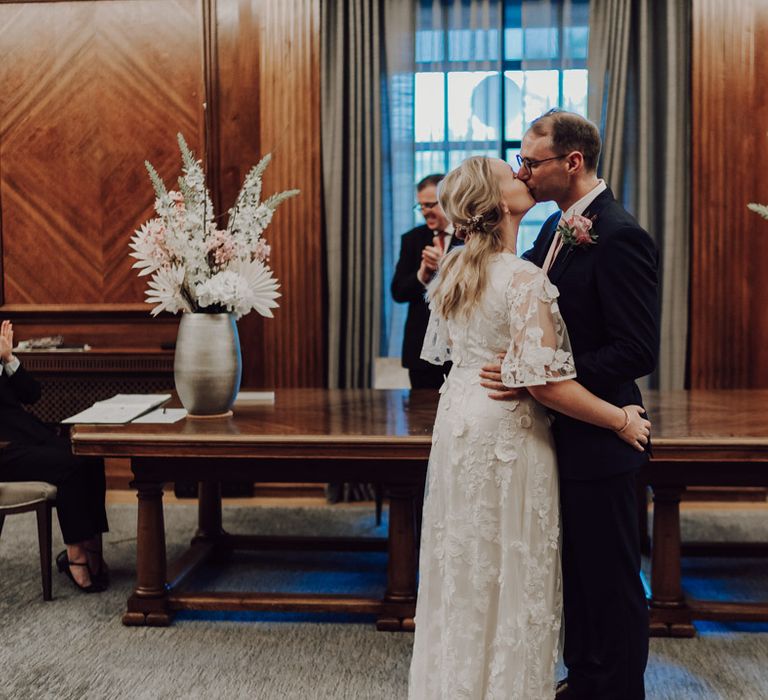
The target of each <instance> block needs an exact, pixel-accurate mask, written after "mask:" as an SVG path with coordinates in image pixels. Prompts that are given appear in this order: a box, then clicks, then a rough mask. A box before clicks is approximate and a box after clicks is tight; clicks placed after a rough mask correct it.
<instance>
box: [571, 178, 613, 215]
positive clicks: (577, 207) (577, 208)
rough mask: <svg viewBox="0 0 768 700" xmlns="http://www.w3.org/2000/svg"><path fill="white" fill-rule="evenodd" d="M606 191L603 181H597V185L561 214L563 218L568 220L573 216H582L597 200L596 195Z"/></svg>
mask: <svg viewBox="0 0 768 700" xmlns="http://www.w3.org/2000/svg"><path fill="white" fill-rule="evenodd" d="M607 189H608V185H606V184H605V180H603V179H600V180H598V181H597V185H595V187H594V188H593V189H591V190H590V191H589V192H587V194H585V195H584V196H583V197H582V198H581V199H580V200H579V201H578V202H576V204H574V205H572V206H570V207H569V208H568V211H566V212H565V213H564V214H563V218H565V219H570V218H571V217H572V216H573V215H574V214H578V215H579V216H581V215H583V214H584V212H585V211H586V210H587V207H588V206H589V205H590V204H592V202H594V201H595V199H597V197H598V195H600V194H602V193H603V192H605V190H607Z"/></svg>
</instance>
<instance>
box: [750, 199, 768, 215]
mask: <svg viewBox="0 0 768 700" xmlns="http://www.w3.org/2000/svg"><path fill="white" fill-rule="evenodd" d="M747 209H750V210H751V211H753V212H755V214H759V215H760V216H762V217H763V218H764V219H768V206H766V205H765V204H755V203H754V202H752V203H750V204H747Z"/></svg>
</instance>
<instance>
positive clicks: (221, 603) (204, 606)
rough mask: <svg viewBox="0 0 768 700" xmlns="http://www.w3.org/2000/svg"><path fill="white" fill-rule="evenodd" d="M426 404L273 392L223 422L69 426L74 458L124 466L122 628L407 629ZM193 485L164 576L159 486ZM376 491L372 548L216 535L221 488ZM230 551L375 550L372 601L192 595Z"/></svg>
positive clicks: (429, 402) (422, 399) (425, 399)
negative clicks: (382, 564)
mask: <svg viewBox="0 0 768 700" xmlns="http://www.w3.org/2000/svg"><path fill="white" fill-rule="evenodd" d="M436 405H437V395H436V393H435V392H432V391H421V392H411V393H410V394H409V392H407V391H326V390H319V389H291V390H281V391H278V392H277V396H276V400H275V403H274V404H262V405H252V406H243V407H240V406H237V405H236V406H235V411H234V416H233V417H232V418H228V419H217V420H190V419H186V420H184V421H182V422H179V423H175V424H171V425H140V424H139V425H123V426H83V425H79V426H76V427H75V429H74V431H73V445H74V450H75V452H76V453H78V454H84V455H99V456H112V457H115V456H119V457H129V458H130V459H131V468H132V470H133V474H134V481H133V482H132V485H133V487H134V488H135V489H137V491H138V500H139V506H138V525H137V563H136V568H137V585H136V589H135V591H134V593H133V595H132V596H131V597H130V598H129V600H128V609H127V612H126V613H125V614H124V616H123V622H124V623H125V624H127V625H167V624H169V622H170V621H171V619H172V615H173V611H175V610H181V609H186V610H189V609H191V610H280V611H302V612H321V611H334V612H347V613H349V612H352V613H368V614H374V615H376V616H377V627H378V628H379V629H382V630H399V629H413V616H414V612H415V606H416V567H417V545H416V537H415V533H416V521H417V508H419V509H420V507H421V504H420V503H418V502H417V499H418V498H419V497H420V494H421V492H422V488H423V484H424V481H425V476H426V466H427V458H428V455H429V448H430V445H431V431H432V423H433V420H434V415H435V409H436ZM177 479H186V480H195V481H199V482H200V483H201V488H200V500H199V522H198V530H197V533H196V535H195V537H194V539H193V540H192V544H191V547H190V548H189V550H188V551H187V552H186V553H185V554H184V555H183V556H182V557H181V558H180V559H179V560H178V561H176V562H175V563H174V564H172V565H171V566H170V567H166V559H165V529H164V524H163V506H162V498H163V484H164V483H166V482H169V481H174V480H177ZM228 480H229V481H232V480H234V481H248V480H250V481H281V482H291V481H296V482H319V483H322V482H327V481H336V482H339V481H358V482H360V481H364V482H372V483H379V484H382V485H383V486H384V488H385V493H386V495H387V496H388V498H389V532H388V537H387V538H386V539H384V538H368V539H364V538H354V539H352V538H348V539H341V538H299V537H283V538H277V537H268V538H267V537H259V536H249V535H235V534H228V533H225V532H224V531H223V529H222V520H221V491H220V484H221V482H222V481H228ZM233 549H311V550H350V549H353V550H357V551H365V550H368V551H381V550H384V551H387V552H388V554H389V557H388V569H387V589H386V593H385V595H384V597H383V598H381V599H375V598H365V597H359V596H345V595H311V594H298V595H294V594H267V593H242V592H237V593H227V592H216V593H198V592H195V593H192V592H184V591H182V590H180V584H181V583H182V581H183V580H184V579H185V578H186V577H187V576H188V575H189V574H190V573H191V572H192V571H193V570H194V569H195V568H196V567H198V566H199V565H201V564H203V563H204V562H205V561H208V560H210V559H212V558H213V557H215V556H216V555H217V554H219V553H221V552H222V550H233Z"/></svg>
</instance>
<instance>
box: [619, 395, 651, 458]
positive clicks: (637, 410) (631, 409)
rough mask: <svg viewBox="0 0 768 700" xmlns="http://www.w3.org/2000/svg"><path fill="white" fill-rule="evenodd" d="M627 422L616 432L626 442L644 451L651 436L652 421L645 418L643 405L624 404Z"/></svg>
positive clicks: (623, 408)
mask: <svg viewBox="0 0 768 700" xmlns="http://www.w3.org/2000/svg"><path fill="white" fill-rule="evenodd" d="M622 410H623V411H624V415H625V416H626V422H625V424H624V426H623V427H622V428H621V429H617V430H615V431H614V432H615V433H616V435H618V436H619V437H620V438H621V439H622V440H624V442H626V443H628V444H629V445H632V447H634V448H635V449H636V450H638V451H639V452H644V451H645V448H646V446H647V445H648V440H649V439H650V436H651V421H649V420H648V419H647V418H645V409H644V408H643V407H642V406H636V405H634V404H631V405H629V406H622Z"/></svg>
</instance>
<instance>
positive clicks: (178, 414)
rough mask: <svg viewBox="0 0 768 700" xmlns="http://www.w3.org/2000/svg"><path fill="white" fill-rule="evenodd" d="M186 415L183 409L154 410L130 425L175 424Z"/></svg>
mask: <svg viewBox="0 0 768 700" xmlns="http://www.w3.org/2000/svg"><path fill="white" fill-rule="evenodd" d="M186 415H187V411H186V409H184V408H156V409H155V410H154V411H150V412H149V413H145V414H144V415H143V416H139V417H138V418H134V419H133V420H132V421H131V423H175V422H176V421H180V420H181V419H182V418H185V417H186Z"/></svg>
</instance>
